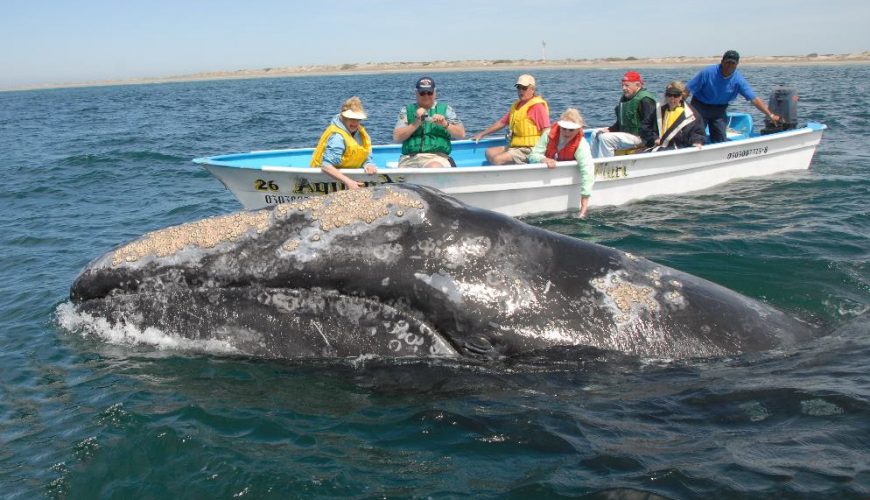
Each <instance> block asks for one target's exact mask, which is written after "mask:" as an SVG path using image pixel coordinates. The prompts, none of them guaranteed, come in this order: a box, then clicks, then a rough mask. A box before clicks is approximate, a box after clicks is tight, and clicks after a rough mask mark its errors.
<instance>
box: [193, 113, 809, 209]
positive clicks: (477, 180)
mask: <svg viewBox="0 0 870 500" xmlns="http://www.w3.org/2000/svg"><path fill="white" fill-rule="evenodd" d="M730 117H731V119H730V125H729V140H728V141H727V142H724V143H720V144H708V145H705V146H704V147H702V148H700V149H698V148H694V147H691V148H686V149H679V150H673V151H663V152H655V153H642V154H633V155H624V156H616V157H613V158H600V159H596V160H595V186H594V188H593V192H592V197H591V200H590V206H591V207H600V206H605V205H621V204H624V203H628V202H630V201H633V200H640V199H643V198H648V197H650V196H658V195H670V194H682V193H688V192H691V191H697V190H701V189H707V188H710V187H712V186H716V185H718V184H722V183H724V182H728V181H731V180H734V179H741V178H745V177H754V176H764V175H771V174H776V173H779V172H784V171H787V170H801V169H807V168H809V166H810V162H811V160H812V158H813V153H815V150H816V146H818V144H819V141H821V139H822V133H823V131H824V130H825V128H826V127H825V125H822V124H820V123H812V122H811V123H808V124H807V125H806V126H804V127H802V128H795V129H792V130H788V131H783V132H776V133H773V134H768V135H760V134H757V133H755V132H753V127H752V118H751V116H750V115H748V114H743V113H734V114H732V115H730ZM589 132H590V131H587V139H588V138H589V137H588V134H589ZM500 144H501V145H503V144H504V139H487V140H483V141H480V143H475V142H473V141H455V142H454V143H453V152H452V154H451V156H452V157H453V159H454V161H455V162H456V164H457V168H397V167H396V165H397V163H398V159H399V155H400V151H401V146H400V145H397V144H390V145H382V146H375V147H374V148H373V149H374V151H373V155H374V159H375V162H376V164H377V165H378V173H377V174H374V175H368V174H366V173H365V172H364V171H363V170H362V169H344V170H342V172H343V173H345V174H347V175H348V176H349V177H351V178H353V179H355V180H358V181H360V182H365V183H366V184H368V185H374V184H389V183H413V184H421V185H424V186H431V187H434V188H437V189H439V190H441V191H443V192H445V193H447V194H449V195H451V196H453V197H456V198H458V199H459V200H461V201H463V202H465V203H467V204H469V205H472V206H477V207H481V208H486V209H489V210H495V211H497V212H501V213H503V214H507V215H511V216H515V217H518V216H525V215H531V214H536V213H543V212H564V211H571V210H578V209H579V206H580V187H579V184H580V173H579V170H578V168H577V164H576V162H574V161H568V162H559V163H558V164H557V166H556V168H554V169H548V168H547V167H546V166H545V165H543V164H532V165H507V166H487V165H486V164H485V158H484V151H485V149H486V148H488V147H491V146H495V145H500ZM313 151H314V150H313V148H306V149H286V150H274V151H254V152H250V153H242V154H228V155H221V156H212V157H208V158H197V159H195V160H193V161H194V162H195V163H197V164H200V165H202V166H203V167H204V168H205V169H207V170H208V171H209V172H211V173H212V174H213V175H214V176H215V177H217V178H218V179H220V181H221V182H223V184H224V185H225V186H226V187H227V188H228V189H229V190H230V191H232V193H233V194H234V195H235V196H236V198H238V200H239V201H240V202H241V204H242V205H243V206H244V207H245V208H247V209H256V208H262V207H265V206H268V205H274V204H278V203H288V202H295V201H299V200H303V199H306V198H310V197H313V196H323V195H326V194H328V193H331V192H334V191H338V190H342V189H345V186H344V184H342V183H340V182H337V181H336V180H335V179H333V178H331V177H329V176H327V175H326V174H323V173H321V171H320V169H319V168H311V167H309V166H308V163H309V161H310V159H311V154H312V152H313Z"/></svg>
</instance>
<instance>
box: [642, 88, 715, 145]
mask: <svg viewBox="0 0 870 500" xmlns="http://www.w3.org/2000/svg"><path fill="white" fill-rule="evenodd" d="M688 96H689V91H688V90H687V89H686V84H685V83H683V82H681V81H680V80H674V81H672V82H671V83H669V84H668V85H667V87H665V105H664V106H659V107H658V108H657V109H656V111H657V113H656V122H657V123H658V129H659V131H660V132H659V138H658V139H656V145H655V147H654V148H652V149H651V151H661V150H666V149H678V148H687V147H689V146H695V147H697V148H701V147H702V146H703V145H704V143H705V142H706V141H707V135H706V134H705V133H704V119H703V118H701V115H700V114H698V112H697V111H695V109H694V108H692V106H691V105H690V104H689V103H687V102H686V98H687V97H688Z"/></svg>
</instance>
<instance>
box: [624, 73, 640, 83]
mask: <svg viewBox="0 0 870 500" xmlns="http://www.w3.org/2000/svg"><path fill="white" fill-rule="evenodd" d="M622 81H623V82H642V81H643V78H641V77H640V73H638V72H637V71H626V72H625V74H624V75H622Z"/></svg>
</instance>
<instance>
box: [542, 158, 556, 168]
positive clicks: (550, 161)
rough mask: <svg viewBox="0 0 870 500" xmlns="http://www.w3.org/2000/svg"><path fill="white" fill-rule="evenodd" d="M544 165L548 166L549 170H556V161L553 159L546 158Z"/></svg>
mask: <svg viewBox="0 0 870 500" xmlns="http://www.w3.org/2000/svg"><path fill="white" fill-rule="evenodd" d="M544 163H546V164H547V168H556V160H554V159H552V158H544Z"/></svg>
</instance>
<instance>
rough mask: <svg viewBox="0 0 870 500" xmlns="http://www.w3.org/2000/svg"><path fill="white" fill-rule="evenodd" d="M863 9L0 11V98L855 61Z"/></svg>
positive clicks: (395, 6) (375, 6)
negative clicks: (681, 59)
mask: <svg viewBox="0 0 870 500" xmlns="http://www.w3.org/2000/svg"><path fill="white" fill-rule="evenodd" d="M868 21H870V2H868V1H867V0H821V1H820V0H728V1H711V0H705V1H698V2H685V1H679V2H642V1H634V0H625V1H621V0H596V1H585V0H583V1H580V0H578V1H568V0H545V1H530V0H524V1H522V0H499V1H490V0H481V1H475V0H463V1H460V0H443V1H437V0H430V1H428V2H413V1H408V0H402V1H392V0H368V1H365V2H361V1H353V2H352V1H343V0H342V1H339V0H310V1H304V2H294V1H289V0H147V1H145V0H139V1H134V0H126V1H124V0H0V47H2V50H0V88H10V87H16V86H30V85H41V84H62V83H78V82H92V81H101V80H122V79H131V78H148V77H163V76H177V75H187V74H192V73H200V72H208V71H234V70H238V69H261V68H268V67H272V68H278V67H289V66H302V65H319V64H346V63H348V64H350V63H364V62H400V61H439V60H468V59H539V58H541V56H542V53H541V52H542V50H541V48H542V47H541V46H542V42H546V56H547V59H567V58H574V59H586V58H602V57H623V58H624V57H630V56H631V57H638V58H643V57H666V56H681V55H682V56H711V55H718V54H721V53H722V52H724V51H725V50H727V49H736V50H738V51H739V52H740V53H741V54H742V55H806V54H809V53H814V52H815V53H818V54H828V53H832V54H845V53H860V52H864V51H867V50H870V29H868V27H867V22H868Z"/></svg>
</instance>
